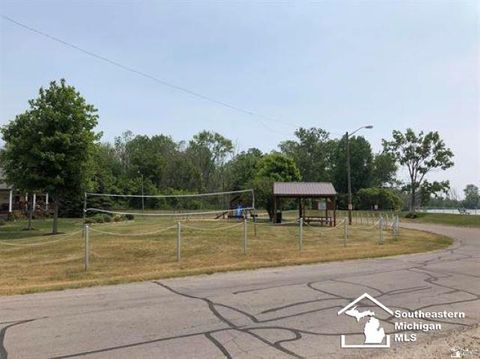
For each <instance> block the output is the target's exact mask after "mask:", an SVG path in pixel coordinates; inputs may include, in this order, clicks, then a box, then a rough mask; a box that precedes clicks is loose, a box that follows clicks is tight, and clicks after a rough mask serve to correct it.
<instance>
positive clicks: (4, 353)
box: [0, 317, 46, 359]
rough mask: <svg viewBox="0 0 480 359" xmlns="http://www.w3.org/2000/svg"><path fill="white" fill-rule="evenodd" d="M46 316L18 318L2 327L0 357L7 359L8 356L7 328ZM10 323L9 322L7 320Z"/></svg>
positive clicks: (0, 332) (0, 330)
mask: <svg viewBox="0 0 480 359" xmlns="http://www.w3.org/2000/svg"><path fill="white" fill-rule="evenodd" d="M44 318H46V317H42V318H33V319H24V320H18V321H15V322H10V323H11V324H9V325H6V326H4V327H3V328H2V329H0V359H7V358H8V351H7V349H6V348H5V336H6V334H7V330H8V329H9V328H11V327H14V326H17V325H22V324H25V323H30V322H33V321H35V320H39V319H44ZM6 323H8V322H6Z"/></svg>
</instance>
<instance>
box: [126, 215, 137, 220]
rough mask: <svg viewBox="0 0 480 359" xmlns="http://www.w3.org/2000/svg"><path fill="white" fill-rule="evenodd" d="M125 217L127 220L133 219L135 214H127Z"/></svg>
mask: <svg viewBox="0 0 480 359" xmlns="http://www.w3.org/2000/svg"><path fill="white" fill-rule="evenodd" d="M125 218H126V219H127V221H133V220H134V219H135V216H134V215H133V214H126V215H125Z"/></svg>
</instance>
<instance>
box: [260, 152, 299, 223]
mask: <svg viewBox="0 0 480 359" xmlns="http://www.w3.org/2000/svg"><path fill="white" fill-rule="evenodd" d="M300 178H301V176H300V171H299V170H298V168H297V166H296V165H295V162H294V161H293V160H292V159H291V158H289V157H287V156H285V155H283V154H281V153H277V152H273V153H270V154H268V155H265V156H264V157H263V158H262V159H261V160H260V162H259V163H258V170H257V174H256V176H255V179H254V182H253V183H254V189H255V200H256V203H257V204H258V205H259V206H260V207H263V208H265V209H266V210H267V211H268V214H269V216H270V218H273V215H274V213H273V199H272V196H273V193H272V191H273V182H293V181H299V180H300Z"/></svg>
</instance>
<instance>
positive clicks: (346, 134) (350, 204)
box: [345, 125, 373, 224]
mask: <svg viewBox="0 0 480 359" xmlns="http://www.w3.org/2000/svg"><path fill="white" fill-rule="evenodd" d="M362 128H366V129H372V128H373V125H365V126H362V127H359V128H357V129H356V130H355V131H353V132H352V133H350V134H349V133H348V132H346V133H345V139H346V141H347V180H348V224H352V209H353V208H352V207H353V206H352V178H351V176H350V141H349V136H352V135H354V134H355V133H357V132H358V131H360V130H361V129H362Z"/></svg>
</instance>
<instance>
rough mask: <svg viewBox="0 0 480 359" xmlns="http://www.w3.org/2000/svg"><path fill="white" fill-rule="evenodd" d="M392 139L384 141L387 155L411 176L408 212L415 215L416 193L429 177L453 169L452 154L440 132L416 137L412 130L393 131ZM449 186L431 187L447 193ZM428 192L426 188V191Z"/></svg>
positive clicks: (421, 132) (443, 184) (437, 185)
mask: <svg viewBox="0 0 480 359" xmlns="http://www.w3.org/2000/svg"><path fill="white" fill-rule="evenodd" d="M392 137H393V139H392V140H390V141H387V140H385V139H384V140H382V144H383V149H384V152H386V153H390V154H391V155H393V156H394V158H395V159H396V161H398V162H399V163H400V165H402V166H406V167H407V169H408V174H409V181H410V182H409V184H408V188H407V189H408V191H409V193H410V203H409V209H410V212H411V213H414V212H415V203H416V202H415V197H416V194H417V191H418V190H419V189H421V188H422V185H423V184H424V181H425V180H426V178H425V177H426V175H427V174H428V173H429V172H430V171H432V170H434V169H437V168H440V169H442V170H446V169H447V168H450V167H452V166H453V161H452V158H453V153H452V151H451V150H450V149H449V148H447V147H446V146H445V143H444V142H443V140H442V139H441V138H440V135H439V134H438V132H436V131H435V132H429V133H427V134H424V132H423V131H420V133H418V134H416V133H415V132H414V131H413V130H412V129H411V128H409V129H407V130H406V132H405V133H402V132H400V131H397V130H395V131H393V133H392ZM445 186H448V183H446V182H443V183H439V182H437V183H434V184H433V185H430V193H432V192H431V190H435V189H440V190H445ZM424 188H425V187H424Z"/></svg>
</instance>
